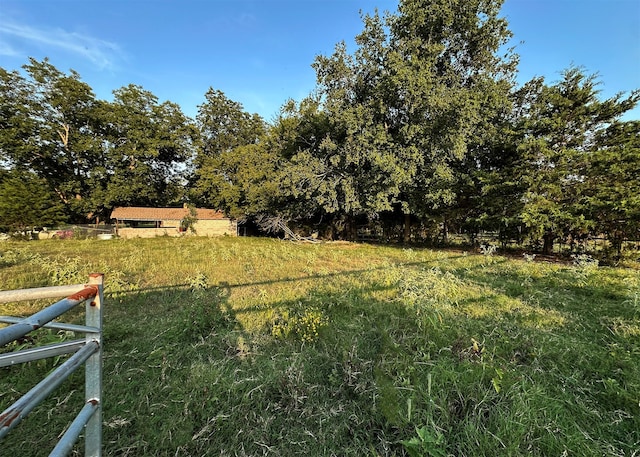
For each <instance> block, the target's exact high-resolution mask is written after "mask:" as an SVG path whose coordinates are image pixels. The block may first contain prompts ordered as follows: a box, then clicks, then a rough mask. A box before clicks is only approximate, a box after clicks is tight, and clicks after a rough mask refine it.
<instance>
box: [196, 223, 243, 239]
mask: <svg viewBox="0 0 640 457" xmlns="http://www.w3.org/2000/svg"><path fill="white" fill-rule="evenodd" d="M193 228H194V229H195V231H196V235H198V236H223V235H227V236H236V235H237V234H238V223H237V222H236V221H230V220H229V219H217V220H202V221H197V222H196V223H195V224H193ZM188 233H190V232H188Z"/></svg>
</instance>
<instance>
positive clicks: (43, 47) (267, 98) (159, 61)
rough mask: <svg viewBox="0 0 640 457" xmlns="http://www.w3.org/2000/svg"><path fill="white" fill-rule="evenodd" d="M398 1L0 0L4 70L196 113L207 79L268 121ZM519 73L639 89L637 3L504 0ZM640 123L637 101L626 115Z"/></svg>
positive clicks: (606, 89)
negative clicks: (591, 76) (54, 76)
mask: <svg viewBox="0 0 640 457" xmlns="http://www.w3.org/2000/svg"><path fill="white" fill-rule="evenodd" d="M396 6H397V0H369V1H367V0H255V1H250V0H182V1H178V0H110V1H109V0H57V1H53V0H0V67H2V68H4V69H6V70H13V69H19V68H20V67H21V66H22V65H24V64H25V63H27V61H28V57H35V58H36V59H43V58H44V57H49V59H50V61H51V63H52V64H53V65H54V66H56V67H57V68H58V69H59V70H62V71H65V72H66V71H68V70H69V69H71V68H72V69H74V70H76V71H78V72H79V73H80V75H81V77H82V79H83V80H84V81H85V82H87V83H88V84H89V85H90V86H91V87H92V88H93V90H94V92H95V93H96V95H97V97H98V98H101V99H106V100H111V98H112V96H111V93H112V91H113V90H115V89H117V88H120V87H122V86H125V85H127V84H130V83H134V84H138V85H141V86H142V87H143V88H144V89H146V90H149V91H151V92H152V93H154V94H155V95H156V96H157V97H158V98H159V99H160V100H161V101H164V100H171V101H174V102H177V103H178V104H180V106H181V107H182V109H183V111H184V112H185V114H187V115H189V116H195V114H196V112H197V106H198V105H199V104H201V103H202V102H203V101H204V94H205V92H206V91H207V89H208V88H209V87H213V88H214V89H218V90H221V91H223V92H224V93H225V94H226V96H227V97H228V98H230V99H232V100H234V101H237V102H240V103H242V105H243V106H244V108H245V109H246V110H247V111H249V112H252V113H253V112H257V113H259V114H260V115H262V116H263V117H264V118H265V119H267V120H271V119H273V117H274V115H275V114H276V113H277V112H278V110H279V108H280V106H281V105H282V104H283V103H284V102H285V101H286V100H287V99H289V98H293V99H296V100H300V99H301V98H303V97H304V96H306V95H308V94H309V93H310V92H311V91H312V90H313V88H314V86H315V74H314V71H313V69H312V68H311V64H312V63H313V60H314V58H315V56H317V55H318V54H325V55H326V54H330V53H331V52H332V51H333V48H334V46H335V44H336V43H338V42H339V41H342V40H344V41H346V43H347V45H348V48H349V50H351V51H353V50H354V45H353V38H354V37H355V35H356V34H358V33H359V32H360V31H361V30H362V22H361V20H360V14H359V11H360V10H362V11H365V12H371V11H373V9H374V8H375V7H378V8H379V9H380V10H395V9H396ZM503 15H504V16H505V17H506V18H507V19H508V21H509V24H510V29H511V30H512V32H513V33H514V39H513V41H512V44H513V45H516V46H517V47H516V51H517V52H518V54H520V66H519V76H518V81H519V82H520V83H524V82H526V81H528V80H529V79H531V78H532V77H534V76H544V77H545V78H546V80H547V81H548V82H554V81H557V80H558V79H559V78H560V72H561V71H562V70H563V69H565V68H567V67H568V66H569V65H572V64H573V65H579V66H583V67H585V68H586V70H587V71H588V72H589V73H598V74H599V75H600V80H601V81H602V85H601V86H600V89H601V90H602V97H610V96H612V95H614V94H616V93H617V92H627V93H628V92H630V91H631V90H633V89H638V88H640V1H638V0H506V2H505V5H504V7H503ZM625 119H640V108H636V109H635V110H633V111H632V112H631V113H629V114H627V115H626V116H625Z"/></svg>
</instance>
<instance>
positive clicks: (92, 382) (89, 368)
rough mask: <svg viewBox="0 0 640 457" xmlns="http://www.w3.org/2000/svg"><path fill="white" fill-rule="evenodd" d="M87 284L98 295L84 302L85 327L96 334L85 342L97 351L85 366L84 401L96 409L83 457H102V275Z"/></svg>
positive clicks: (92, 334) (88, 424) (90, 422)
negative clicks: (90, 328) (95, 347)
mask: <svg viewBox="0 0 640 457" xmlns="http://www.w3.org/2000/svg"><path fill="white" fill-rule="evenodd" d="M89 284H91V285H96V286H98V293H97V294H96V296H95V297H94V298H93V300H87V302H86V316H87V317H86V325H87V327H95V328H97V329H98V331H97V332H95V333H93V332H91V333H89V332H88V333H87V334H86V341H87V343H88V342H90V341H96V342H97V343H98V350H97V351H96V352H95V353H94V354H93V355H92V356H91V357H89V359H88V360H87V362H86V365H85V401H86V403H93V404H96V405H97V408H96V410H95V412H94V413H93V415H92V416H91V419H89V421H88V422H87V426H86V428H85V456H86V457H100V456H101V455H102V313H103V309H102V303H103V298H104V295H103V287H104V275H103V274H102V273H92V274H91V275H89Z"/></svg>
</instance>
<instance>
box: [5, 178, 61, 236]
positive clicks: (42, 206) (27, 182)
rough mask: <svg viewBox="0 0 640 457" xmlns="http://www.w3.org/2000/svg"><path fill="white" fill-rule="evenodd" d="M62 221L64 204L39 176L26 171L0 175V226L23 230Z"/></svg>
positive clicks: (13, 230)
mask: <svg viewBox="0 0 640 457" xmlns="http://www.w3.org/2000/svg"><path fill="white" fill-rule="evenodd" d="M64 221H65V214H64V207H63V205H62V202H61V201H60V199H59V198H58V197H57V196H56V194H55V193H54V192H53V191H52V190H51V189H50V188H49V185H48V183H47V182H46V180H44V179H43V178H40V177H38V176H36V175H35V174H34V173H30V172H17V171H13V172H7V173H3V174H2V175H0V227H2V228H4V229H8V230H9V231H11V232H14V233H15V232H23V233H24V232H25V231H27V230H32V229H33V227H36V226H49V227H51V226H55V225H58V224H60V223H62V222H64Z"/></svg>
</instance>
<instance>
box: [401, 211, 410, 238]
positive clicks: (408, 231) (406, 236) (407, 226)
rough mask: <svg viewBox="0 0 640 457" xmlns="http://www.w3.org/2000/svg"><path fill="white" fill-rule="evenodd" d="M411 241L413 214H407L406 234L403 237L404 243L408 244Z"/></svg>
mask: <svg viewBox="0 0 640 457" xmlns="http://www.w3.org/2000/svg"><path fill="white" fill-rule="evenodd" d="M409 241H411V214H408V213H405V215H404V233H403V236H402V242H403V243H408V242H409Z"/></svg>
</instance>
